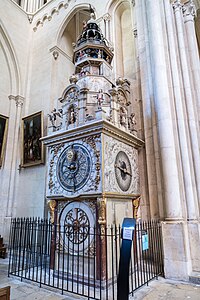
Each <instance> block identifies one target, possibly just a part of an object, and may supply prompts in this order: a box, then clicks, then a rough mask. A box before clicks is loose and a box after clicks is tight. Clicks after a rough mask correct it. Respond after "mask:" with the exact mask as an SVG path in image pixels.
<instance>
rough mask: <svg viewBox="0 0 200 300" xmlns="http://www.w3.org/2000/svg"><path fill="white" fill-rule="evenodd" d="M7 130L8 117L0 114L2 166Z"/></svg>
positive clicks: (0, 163) (0, 160) (0, 164)
mask: <svg viewBox="0 0 200 300" xmlns="http://www.w3.org/2000/svg"><path fill="white" fill-rule="evenodd" d="M7 132H8V117H5V116H3V115H0V167H1V166H2V163H3V159H4V154H5V147H6V140H7Z"/></svg>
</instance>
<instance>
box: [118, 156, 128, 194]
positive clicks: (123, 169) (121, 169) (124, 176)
mask: <svg viewBox="0 0 200 300" xmlns="http://www.w3.org/2000/svg"><path fill="white" fill-rule="evenodd" d="M115 176H116V180H117V183H118V185H119V187H120V189H121V190H122V191H123V192H126V191H128V189H129V187H130V185H131V179H132V170H131V163H130V160H129V158H128V156H127V154H126V153H125V152H123V151H120V152H118V154H117V156H116V159H115Z"/></svg>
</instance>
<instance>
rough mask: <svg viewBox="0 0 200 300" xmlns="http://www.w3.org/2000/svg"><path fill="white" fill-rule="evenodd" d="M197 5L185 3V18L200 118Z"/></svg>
mask: <svg viewBox="0 0 200 300" xmlns="http://www.w3.org/2000/svg"><path fill="white" fill-rule="evenodd" d="M194 16H195V6H194V3H193V1H192V0H190V1H188V2H186V3H185V4H184V5H183V18H184V23H185V29H186V33H187V46H188V53H189V58H190V63H191V71H192V79H193V80H194V92H195V96H196V99H197V105H198V116H199V118H200V85H199V83H200V64H199V52H198V45H197V38H196V32H195V26H194Z"/></svg>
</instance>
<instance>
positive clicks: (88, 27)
mask: <svg viewBox="0 0 200 300" xmlns="http://www.w3.org/2000/svg"><path fill="white" fill-rule="evenodd" d="M87 42H90V43H94V44H104V45H106V43H105V39H104V36H103V34H102V33H101V29H100V28H99V26H98V25H97V23H96V22H95V19H94V14H93V13H92V14H91V19H90V20H89V21H88V22H87V23H86V22H84V23H83V31H82V34H81V35H80V37H79V38H78V40H77V43H76V47H79V46H81V45H82V44H84V43H87Z"/></svg>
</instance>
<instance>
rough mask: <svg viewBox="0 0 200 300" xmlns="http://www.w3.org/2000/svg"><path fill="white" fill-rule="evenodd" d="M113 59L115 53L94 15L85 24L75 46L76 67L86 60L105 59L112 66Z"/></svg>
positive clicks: (74, 59)
mask: <svg viewBox="0 0 200 300" xmlns="http://www.w3.org/2000/svg"><path fill="white" fill-rule="evenodd" d="M112 58H113V53H112V51H111V49H110V48H109V46H108V43H107V41H106V39H105V38H104V36H103V34H102V32H101V29H100V27H99V26H98V25H97V23H96V21H95V19H94V14H93V13H92V14H91V18H90V20H89V21H88V22H86V21H84V22H83V31H82V33H81V35H80V36H79V38H78V40H77V42H76V44H75V48H74V58H73V61H74V63H75V64H76V65H79V64H81V65H82V63H83V61H84V60H86V59H87V60H92V59H103V60H105V61H106V62H107V63H109V64H111V61H112Z"/></svg>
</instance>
